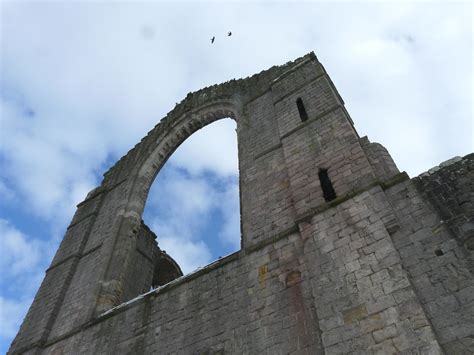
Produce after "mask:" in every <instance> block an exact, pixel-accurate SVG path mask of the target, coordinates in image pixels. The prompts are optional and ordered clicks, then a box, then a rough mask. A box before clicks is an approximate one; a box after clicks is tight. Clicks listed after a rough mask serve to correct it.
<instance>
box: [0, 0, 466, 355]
mask: <svg viewBox="0 0 474 355" xmlns="http://www.w3.org/2000/svg"><path fill="white" fill-rule="evenodd" d="M0 11H1V13H0V16H1V17H0V24H1V28H0V35H1V38H0V41H1V47H0V66H1V67H0V253H1V258H0V352H2V351H5V350H6V349H7V348H8V345H9V343H10V342H11V340H12V337H13V336H14V335H15V334H16V332H17V329H18V327H19V324H20V323H21V321H22V319H23V316H24V314H25V312H26V310H27V308H28V306H29V304H30V303H31V300H32V297H33V296H34V294H35V292H36V290H37V288H38V286H39V283H40V282H41V280H42V278H43V275H44V270H45V269H46V267H47V266H48V264H49V263H50V261H51V258H52V256H53V254H54V252H55V250H56V248H57V245H58V243H59V241H60V240H61V238H62V236H63V234H64V230H65V228H66V227H67V225H68V223H69V222H70V219H71V217H72V214H73V213H74V210H75V207H74V206H75V205H76V204H77V203H79V202H80V201H82V200H83V199H84V197H85V195H86V193H87V192H88V191H89V190H90V189H92V188H93V187H95V186H97V185H98V184H99V183H100V181H101V174H102V173H103V172H104V171H105V170H106V169H107V168H108V167H109V166H110V165H111V164H113V162H115V161H116V160H117V159H118V158H119V157H121V156H122V155H123V154H125V153H126V152H127V150H128V149H130V148H131V147H132V146H133V145H134V144H135V143H136V142H138V141H139V140H140V138H141V137H142V136H144V135H145V134H146V132H147V131H148V130H150V129H151V128H152V127H153V126H154V125H155V124H156V123H157V122H158V121H159V120H160V119H161V118H162V117H163V116H164V115H165V114H166V113H167V112H168V111H169V110H170V109H172V108H173V107H174V105H175V103H176V102H178V101H180V100H181V99H182V98H184V97H185V95H186V94H187V93H188V92H190V91H195V90H198V89H200V88H202V87H204V86H207V85H211V84H215V83H219V82H222V81H226V80H229V79H232V78H240V77H245V76H248V75H251V74H253V73H256V72H259V71H261V70H263V69H266V68H269V67H270V66H272V65H274V64H283V63H285V62H287V61H288V60H293V59H295V58H297V57H300V56H302V55H304V54H306V53H308V52H310V51H315V53H316V55H317V56H318V58H319V59H320V61H321V62H322V63H323V64H324V65H325V67H326V69H327V71H328V72H329V74H330V76H331V77H332V79H333V81H334V83H335V85H336V86H337V88H338V89H339V92H340V93H341V95H342V97H343V98H344V100H345V101H346V106H347V108H348V110H349V112H350V113H351V115H352V118H353V119H354V121H355V124H356V128H357V129H358V131H359V133H360V135H361V136H364V135H368V136H369V138H370V139H371V140H372V141H377V142H380V143H382V144H384V145H385V146H386V147H387V148H388V149H389V151H390V152H391V153H392V156H393V157H394V159H395V161H396V163H397V164H398V166H399V168H400V170H405V171H407V172H408V173H409V175H410V176H416V175H418V174H419V173H421V172H423V171H425V170H427V169H429V168H430V167H432V166H434V165H437V164H438V163H440V162H442V161H444V160H447V159H449V158H451V157H453V156H455V155H465V154H468V153H470V152H472V151H473V125H472V82H473V72H472V64H471V63H472V60H473V48H472V16H473V15H472V13H473V8H472V5H470V4H469V3H467V2H456V3H454V2H415V3H408V2H402V3H398V4H393V3H376V2H370V3H350V2H340V3H337V4H332V3H329V2H327V3H323V2H299V3H297V2H291V3H289V2H288V3H284V2H280V3H268V2H262V3H251V2H245V3H221V4H218V3H204V2H190V3H181V2H179V3H178V2H174V3H161V2H155V3H151V2H140V3H138V2H127V3H114V2H107V1H102V2H98V1H90V2H66V1H64V2H48V3H46V2H44V3H43V2H30V3H25V2H13V1H3V2H2V1H0ZM229 30H231V31H232V32H233V36H232V37H226V33H227V31H229ZM212 36H216V41H215V43H214V44H213V45H211V44H210V38H211V37H212ZM237 182H238V172H237V147H236V134H235V123H234V122H233V121H232V120H230V119H226V120H222V121H219V122H216V123H214V124H212V125H211V126H209V127H207V128H205V129H203V130H201V131H199V132H198V133H197V134H195V135H194V136H192V137H191V138H190V139H189V140H188V141H186V142H185V143H184V144H183V145H182V146H181V147H180V149H179V150H178V151H177V152H176V153H175V154H174V155H173V157H172V158H171V159H170V161H169V162H168V163H167V164H166V166H165V168H164V169H163V170H162V172H160V174H159V176H158V178H157V179H156V181H155V183H154V185H153V188H152V192H151V194H150V197H149V201H148V203H147V207H146V211H145V215H144V220H145V222H146V223H147V224H148V225H149V226H150V227H151V228H152V229H153V230H154V231H155V232H156V233H157V234H158V236H159V243H160V246H161V247H162V248H163V249H165V250H167V251H168V252H169V253H170V254H171V255H172V256H174V257H175V258H176V260H177V261H178V263H180V265H181V266H182V267H183V269H184V271H185V272H189V271H192V270H193V269H195V268H196V267H198V266H202V265H206V264H208V263H209V262H211V261H212V260H214V259H216V258H217V257H219V256H223V255H225V254H228V253H230V252H233V251H236V250H238V248H239V243H240V235H239V233H240V231H239V212H238V211H239V201H238V184H237ZM172 201H174V202H173V203H172ZM183 221H185V222H186V223H183Z"/></svg>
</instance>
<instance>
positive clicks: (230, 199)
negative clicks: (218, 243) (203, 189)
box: [219, 183, 241, 250]
mask: <svg viewBox="0 0 474 355" xmlns="http://www.w3.org/2000/svg"><path fill="white" fill-rule="evenodd" d="M219 201H220V204H219V206H220V208H221V213H222V215H223V226H222V230H221V232H220V234H219V238H220V239H221V240H222V241H223V242H225V243H228V244H229V245H231V246H232V247H233V248H234V249H235V250H238V249H240V244H241V231H240V209H239V206H240V196H239V186H238V184H237V183H234V184H232V185H230V186H228V188H227V189H226V190H225V191H224V192H223V193H222V195H221V198H220V199H219Z"/></svg>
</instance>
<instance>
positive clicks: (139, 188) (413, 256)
mask: <svg viewBox="0 0 474 355" xmlns="http://www.w3.org/2000/svg"><path fill="white" fill-rule="evenodd" d="M301 112H304V117H302V116H301ZM224 117H231V118H233V119H234V120H236V122H237V137H238V152H239V172H240V197H241V232H242V249H241V250H240V251H239V252H237V253H234V254H232V255H230V256H228V257H226V258H223V259H220V260H218V261H217V262H215V263H213V264H211V265H209V266H208V267H207V268H205V269H203V270H200V271H198V272H196V273H194V274H191V275H188V276H185V277H181V278H179V279H178V280H175V281H173V282H171V283H168V284H166V285H164V286H162V287H160V288H158V289H156V290H154V291H150V292H148V293H145V294H143V292H144V290H146V287H147V285H151V284H152V283H164V282H166V281H167V280H168V279H170V278H173V277H174V276H176V275H179V274H180V272H179V271H178V269H179V267H176V268H174V271H173V270H172V269H173V261H172V259H168V256H166V255H163V254H160V250H159V248H158V249H157V247H152V245H156V244H154V238H155V236H154V234H153V233H152V232H151V231H149V230H148V228H147V227H146V226H145V225H144V224H143V223H142V220H141V215H142V213H143V209H144V205H145V201H146V198H147V195H148V191H149V189H150V186H151V184H152V182H153V179H154V178H155V176H156V174H157V173H158V171H159V170H160V168H161V167H162V166H163V164H164V163H165V162H166V160H167V159H168V158H169V156H170V155H171V154H172V153H173V152H174V150H175V149H176V148H177V147H178V146H179V144H181V143H182V142H183V141H184V140H185V139H186V138H187V137H189V136H190V135H191V134H193V133H194V132H195V131H196V130H198V129H199V128H201V127H204V126H206V125H207V124H209V123H211V122H213V121H215V120H218V119H220V118H224ZM471 161H472V157H471V158H465V159H463V160H461V162H458V163H456V164H458V165H459V164H461V165H462V164H463V165H462V167H463V168H462V169H461V168H456V169H455V170H453V171H454V172H453V173H452V174H450V175H449V174H448V175H449V178H450V179H452V180H455V178H457V177H458V175H459V176H460V175H462V174H468V172H469V171H472V169H471V170H470V169H468V168H467V167H469V166H472V163H471ZM458 165H457V167H458ZM320 171H324V172H325V173H324V179H325V181H324V182H321V181H320V177H319V176H318V174H319V173H320ZM456 174H457V175H456ZM446 179H447V178H446ZM467 180H469V179H467ZM420 181H421V180H420ZM432 181H436V182H439V181H440V180H439V179H437V178H436V179H433V180H431V179H428V178H426V179H424V180H422V181H421V182H417V183H416V184H415V183H414V182H413V181H412V180H409V179H408V177H407V175H406V174H404V173H400V172H399V171H398V168H397V167H396V165H395V164H394V162H393V160H392V158H391V157H390V155H389V154H388V152H387V150H386V149H385V148H384V147H383V146H381V145H380V144H378V143H371V142H370V141H369V140H368V139H367V138H366V137H363V138H360V137H359V135H358V134H357V132H356V130H355V129H354V126H353V122H352V119H351V118H350V116H349V114H348V113H347V111H346V109H345V108H344V102H343V100H342V98H341V97H340V96H339V94H338V92H337V90H336V89H335V87H334V85H333V83H332V81H331V79H330V78H329V76H328V75H327V73H326V71H325V70H324V68H323V66H322V65H321V64H320V63H319V61H318V60H317V58H316V56H315V55H314V53H310V54H308V55H306V56H304V57H301V58H299V59H297V60H295V61H294V62H289V63H287V64H285V65H283V66H277V67H272V68H270V69H269V70H266V71H263V72H261V73H259V74H256V75H253V76H251V77H249V78H246V79H240V80H231V81H229V82H226V83H223V84H220V85H214V86H211V87H208V88H205V89H202V90H199V91H197V92H194V93H190V94H188V96H187V97H186V98H185V99H184V100H183V101H182V102H180V103H179V104H177V105H176V107H175V108H174V109H173V110H172V111H170V112H169V113H168V114H167V116H166V117H165V118H163V119H162V120H161V121H160V123H158V124H157V125H156V126H155V127H154V128H153V129H152V130H151V131H150V132H149V133H148V135H147V136H146V137H144V138H143V139H142V140H141V142H140V143H138V144H137V145H136V146H135V147H134V148H133V149H131V150H130V151H129V152H128V153H127V154H126V155H125V156H124V157H123V158H121V159H120V160H119V161H118V162H117V163H116V164H115V165H114V166H113V167H112V168H111V169H110V170H109V171H108V172H107V173H105V174H104V179H103V181H102V183H101V185H100V186H99V187H97V188H96V189H94V190H93V191H91V192H90V193H89V194H88V196H87V197H86V199H85V200H84V201H83V202H81V203H80V204H79V205H78V208H77V211H76V213H75V215H74V217H73V220H72V222H71V224H70V226H69V227H68V229H67V231H66V234H65V236H64V239H63V241H62V243H61V245H60V247H59V249H58V251H57V253H56V255H55V257H54V259H53V261H52V263H51V266H50V267H49V268H48V270H47V271H46V276H45V278H44V281H43V283H42V285H41V287H40V289H39V291H38V293H37V295H36V297H35V299H34V302H33V304H32V306H31V307H30V309H29V311H28V314H27V316H26V317H25V320H24V322H23V325H22V326H21V328H20V330H19V333H18V335H17V337H16V338H15V340H14V342H13V343H12V346H11V348H10V352H11V353H28V354H33V353H35V354H50V353H53V354H67V353H73V354H77V353H151V352H156V353H170V352H179V353H222V352H227V353H258V352H264V351H266V352H268V353H291V352H297V351H305V352H307V353H311V354H318V353H321V354H322V353H325V352H327V353H343V352H351V351H359V352H365V351H367V352H369V353H370V352H373V353H376V352H377V351H379V352H386V353H391V352H395V351H407V352H410V351H411V352H420V351H421V352H427V353H438V352H440V351H441V348H440V345H441V346H443V348H444V349H445V350H450V349H456V351H457V353H459V351H461V350H462V347H463V346H468V345H466V344H468V343H469V339H471V338H470V337H471V336H472V334H471V333H472V331H471V332H469V331H468V329H474V327H472V320H473V319H474V315H473V314H472V313H473V311H472V307H471V308H469V307H468V304H469V300H468V295H469V290H470V288H472V287H474V284H473V282H472V270H471V269H470V266H469V265H472V264H469V263H470V262H471V263H472V260H471V259H472V257H471V256H470V254H468V252H467V251H466V250H467V249H466V247H465V245H468V242H466V243H464V241H465V240H467V238H468V232H469V231H468V232H466V234H465V236H464V234H463V235H462V236H461V237H458V236H455V237H453V235H454V234H453V232H452V231H453V230H455V229H453V228H454V227H453V228H451V227H450V228H449V229H447V228H444V227H443V228H441V227H439V228H438V227H436V223H439V220H440V218H441V217H440V214H439V213H440V212H438V210H437V209H436V208H437V207H436V205H435V204H433V203H432V202H430V201H431V200H433V199H435V197H433V196H431V197H430V198H431V200H430V201H428V199H427V198H426V197H425V195H423V191H424V190H429V188H431V187H432V186H434V185H433V184H434V182H432ZM443 181H444V180H443ZM450 181H451V180H450ZM459 181H461V180H459ZM462 181H466V180H462ZM449 183H450V184H451V182H449ZM322 184H323V185H327V186H331V189H332V190H333V191H332V190H331V191H332V192H331V197H330V198H328V196H326V198H325V196H324V193H323V188H322ZM459 184H461V183H459ZM448 185H449V184H447V185H446V186H448ZM420 186H421V187H420ZM443 186H444V185H443ZM459 186H464V185H462V184H461V185H459ZM433 190H434V187H433ZM438 190H439V187H436V191H438ZM326 195H327V193H326ZM453 203H454V202H453ZM463 206H466V205H463ZM452 210H455V211H457V212H456V216H465V215H467V212H466V210H465V207H459V206H458V207H457V209H456V208H453V209H452ZM451 220H452V221H453V222H452V223H451V224H450V226H455V223H458V222H456V221H459V220H460V219H458V218H454V217H453V218H452V219H451ZM457 230H458V229H456V231H457ZM459 230H461V229H459ZM462 230H466V228H464V229H462ZM420 231H423V233H425V234H420V233H421V232H420ZM433 233H436V236H434V234H433ZM463 233H464V232H463ZM420 240H423V243H424V244H423V245H424V247H423V248H422V249H420V247H419V244H417V243H420ZM456 240H458V241H459V240H461V241H462V242H457V241H456ZM453 241H454V242H453ZM463 243H464V244H463ZM441 248H444V250H446V251H447V250H450V251H452V252H451V253H446V254H444V252H443V253H440V251H439V250H441ZM434 249H436V251H437V252H436V253H434V252H433V250H434ZM440 255H442V256H440ZM446 255H447V256H446ZM439 257H445V259H444V260H448V259H446V258H449V263H450V264H451V265H454V266H453V267H455V268H456V270H461V271H462V272H458V273H457V274H456V275H450V282H453V280H454V282H455V283H456V285H457V288H456V289H454V288H450V289H443V292H444V293H443V294H442V295H443V297H445V298H443V299H445V300H446V302H448V303H449V302H450V300H451V298H452V297H454V294H455V293H456V295H457V296H456V297H457V298H456V299H457V300H458V301H457V303H456V307H454V306H453V307H446V309H447V310H448V311H449V312H450V315H449V316H450V317H451V318H452V319H453V321H452V322H451V323H450V324H449V325H446V324H444V323H443V322H442V321H441V320H442V319H444V318H443V317H446V315H445V314H444V313H443V309H442V307H441V308H440V307H435V306H434V305H432V304H430V302H431V298H430V297H429V295H430V292H431V291H427V290H431V289H430V288H429V287H433V290H434V289H435V287H437V288H436V290H438V289H439V286H438V284H437V283H439V278H438V276H437V275H438V274H437V272H438V271H437V270H438V269H439V270H440V271H439V273H441V274H442V271H441V268H442V265H443V264H442V263H440V262H439V260H440V259H437V258H439ZM470 258H471V259H470ZM159 260H161V261H163V260H165V261H167V263H165V264H167V265H168V267H170V268H171V269H170V270H171V271H170V272H171V274H173V273H174V274H173V275H174V276H169V275H162V276H161V277H154V275H155V272H154V269H155V267H156V265H159ZM414 265H416V266H417V268H414ZM423 270H434V271H433V272H431V273H426V274H423V278H419V275H420V272H422V271H423ZM171 274H170V275H171ZM158 279H159V280H158ZM157 280H158V281H157ZM160 280H161V281H160ZM435 285H437V286H435ZM428 286H429V287H428ZM148 287H149V286H148ZM462 292H464V293H462ZM458 293H462V294H461V295H458ZM470 294H472V292H471V293H470ZM417 295H421V296H417ZM462 295H464V296H462ZM134 297H136V298H134ZM450 297H451V298H450ZM451 306H452V305H451ZM451 318H450V319H451ZM469 324H470V325H471V326H470V325H469ZM456 327H458V328H459V327H461V328H463V329H465V330H466V331H464V332H463V333H462V335H459V336H457V335H456V336H454V337H453V334H455V331H454V329H457V328H456ZM469 327H470V328H469ZM435 334H437V335H435Z"/></svg>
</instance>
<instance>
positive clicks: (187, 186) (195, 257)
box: [143, 119, 241, 286]
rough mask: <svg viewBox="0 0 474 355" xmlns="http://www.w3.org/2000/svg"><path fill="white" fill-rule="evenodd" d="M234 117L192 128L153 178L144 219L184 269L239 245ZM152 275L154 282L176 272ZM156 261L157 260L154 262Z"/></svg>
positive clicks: (160, 244)
mask: <svg viewBox="0 0 474 355" xmlns="http://www.w3.org/2000/svg"><path fill="white" fill-rule="evenodd" d="M235 129H236V123H235V121H234V120H232V119H223V120H219V121H217V122H214V123H212V124H210V125H208V126H206V127H204V128H203V129H201V130H199V131H197V132H195V133H194V134H193V135H192V136H190V137H189V138H188V139H187V140H186V141H185V142H184V143H183V144H181V145H180V146H179V147H178V149H177V150H176V151H175V152H174V153H173V155H172V156H171V157H170V158H169V160H168V161H167V162H166V164H165V165H164V166H163V168H162V169H161V170H160V172H159V173H158V175H157V177H156V179H155V181H154V182H153V184H152V186H151V189H150V192H149V195H148V200H147V202H146V205H145V210H144V213H143V219H144V222H145V224H146V225H147V226H148V227H149V228H150V230H152V231H153V232H154V233H155V235H156V241H157V243H158V247H159V248H160V250H161V251H164V252H165V253H166V255H167V256H169V257H170V258H172V259H173V260H174V261H175V262H176V263H177V264H178V265H179V267H180V269H181V270H182V273H183V274H188V273H189V272H192V271H194V270H196V269H197V268H199V267H203V266H205V265H208V264H210V263H211V262H213V261H215V260H217V259H219V258H220V257H224V256H226V255H228V254H231V253H233V252H235V251H238V250H239V249H240V243H241V240H240V239H241V232H240V201H239V176H238V153H237V134H236V131H235ZM160 260H161V262H162V263H163V265H165V266H166V268H168V269H169V270H170V272H167V273H166V274H165V275H164V276H160V275H159V274H158V276H157V270H156V269H155V271H154V273H155V276H154V278H153V285H155V286H156V285H160V284H162V283H164V282H168V281H170V280H171V279H172V278H173V277H176V276H177V275H178V274H179V273H177V272H176V271H175V269H176V268H174V267H172V266H173V263H172V262H170V260H169V259H168V258H167V257H166V256H165V257H164V258H161V259H160ZM158 267H159V266H158Z"/></svg>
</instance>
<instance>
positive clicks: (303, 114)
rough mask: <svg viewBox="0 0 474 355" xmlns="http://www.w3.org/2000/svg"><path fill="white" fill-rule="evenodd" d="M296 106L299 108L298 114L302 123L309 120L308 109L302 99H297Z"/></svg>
mask: <svg viewBox="0 0 474 355" xmlns="http://www.w3.org/2000/svg"><path fill="white" fill-rule="evenodd" d="M296 106H298V112H299V113H300V118H301V121H302V122H304V121H306V120H307V119H308V114H307V113H306V109H305V108H304V104H303V100H302V99H301V97H298V98H297V99H296Z"/></svg>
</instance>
